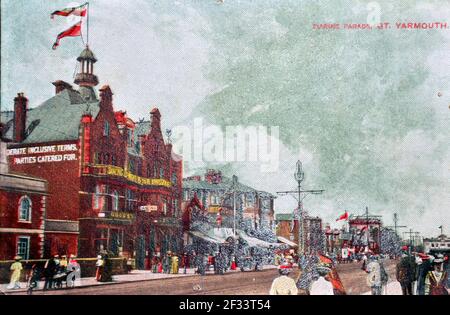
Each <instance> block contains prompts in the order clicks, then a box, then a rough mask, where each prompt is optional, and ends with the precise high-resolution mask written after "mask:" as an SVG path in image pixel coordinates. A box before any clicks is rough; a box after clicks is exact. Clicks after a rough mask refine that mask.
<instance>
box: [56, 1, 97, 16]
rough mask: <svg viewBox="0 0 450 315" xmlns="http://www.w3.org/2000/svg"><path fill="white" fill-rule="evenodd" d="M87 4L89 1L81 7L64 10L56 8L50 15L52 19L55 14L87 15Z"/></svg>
mask: <svg viewBox="0 0 450 315" xmlns="http://www.w3.org/2000/svg"><path fill="white" fill-rule="evenodd" d="M87 6H88V2H86V3H85V4H82V5H80V6H79V7H74V8H65V9H62V10H56V11H54V12H53V13H52V14H51V15H50V17H51V18H52V19H54V18H55V15H60V16H69V15H76V16H86V14H87Z"/></svg>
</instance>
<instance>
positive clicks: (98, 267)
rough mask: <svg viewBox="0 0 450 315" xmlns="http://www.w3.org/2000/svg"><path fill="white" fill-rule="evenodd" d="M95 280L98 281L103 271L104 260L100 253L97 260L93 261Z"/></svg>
mask: <svg viewBox="0 0 450 315" xmlns="http://www.w3.org/2000/svg"><path fill="white" fill-rule="evenodd" d="M95 267H96V271H95V280H97V281H100V278H101V275H102V273H103V267H104V261H103V257H102V255H98V256H97V261H96V263H95Z"/></svg>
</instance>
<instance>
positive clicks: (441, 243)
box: [423, 234, 450, 254]
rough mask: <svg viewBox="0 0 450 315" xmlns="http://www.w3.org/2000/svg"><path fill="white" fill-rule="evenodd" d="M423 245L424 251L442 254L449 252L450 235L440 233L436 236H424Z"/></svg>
mask: <svg viewBox="0 0 450 315" xmlns="http://www.w3.org/2000/svg"><path fill="white" fill-rule="evenodd" d="M423 246H424V251H425V253H427V254H428V253H432V254H438V253H440V254H443V253H450V237H447V236H446V235H445V234H441V235H439V236H438V237H433V238H424V239H423Z"/></svg>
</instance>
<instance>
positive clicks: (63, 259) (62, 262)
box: [59, 255, 69, 272]
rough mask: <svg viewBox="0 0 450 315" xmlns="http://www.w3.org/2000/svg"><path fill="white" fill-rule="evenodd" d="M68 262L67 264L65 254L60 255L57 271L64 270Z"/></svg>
mask: <svg viewBox="0 0 450 315" xmlns="http://www.w3.org/2000/svg"><path fill="white" fill-rule="evenodd" d="M68 264H69V262H68V261H67V256H66V255H62V256H61V260H60V261H59V271H60V272H66V270H67V265H68Z"/></svg>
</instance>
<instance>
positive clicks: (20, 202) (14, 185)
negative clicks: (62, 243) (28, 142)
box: [0, 126, 47, 260]
mask: <svg viewBox="0 0 450 315" xmlns="http://www.w3.org/2000/svg"><path fill="white" fill-rule="evenodd" d="M2 127H3V126H0V128H2ZM1 133H2V132H1V131H0V240H1V241H0V260H8V259H13V258H14V256H16V255H19V256H21V257H22V258H23V259H37V258H42V257H43V255H44V216H45V203H46V195H47V182H46V181H45V180H43V179H40V178H35V177H31V176H25V175H23V174H17V173H12V172H10V171H9V167H8V163H7V158H6V143H5V142H3V141H2V137H1Z"/></svg>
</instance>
